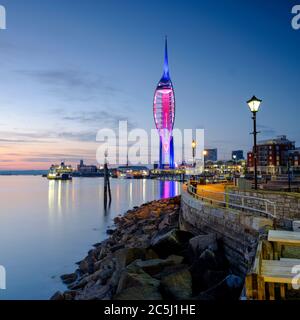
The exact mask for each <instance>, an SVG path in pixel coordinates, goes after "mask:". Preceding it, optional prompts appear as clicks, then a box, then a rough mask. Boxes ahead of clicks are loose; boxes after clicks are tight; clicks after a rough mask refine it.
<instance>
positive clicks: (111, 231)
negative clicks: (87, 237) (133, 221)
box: [106, 229, 115, 235]
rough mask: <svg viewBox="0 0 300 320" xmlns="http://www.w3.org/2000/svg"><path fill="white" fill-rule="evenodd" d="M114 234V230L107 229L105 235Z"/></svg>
mask: <svg viewBox="0 0 300 320" xmlns="http://www.w3.org/2000/svg"><path fill="white" fill-rule="evenodd" d="M114 232H115V230H112V229H107V230H106V233H107V234H108V235H112V234H113V233H114Z"/></svg>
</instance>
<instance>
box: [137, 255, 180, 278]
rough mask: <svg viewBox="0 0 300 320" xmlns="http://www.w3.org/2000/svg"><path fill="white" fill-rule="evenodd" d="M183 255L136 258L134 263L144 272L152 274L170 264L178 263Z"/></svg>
mask: <svg viewBox="0 0 300 320" xmlns="http://www.w3.org/2000/svg"><path fill="white" fill-rule="evenodd" d="M182 260H183V257H179V256H170V257H169V258H168V259H164V260H163V259H151V260H145V261H142V260H136V261H135V262H134V264H135V265H136V266H138V267H139V268H141V269H143V270H144V271H145V272H146V273H148V274H149V275H151V276H153V275H155V274H157V273H160V272H161V271H162V270H163V269H164V267H167V266H171V265H174V264H180V263H181V262H182Z"/></svg>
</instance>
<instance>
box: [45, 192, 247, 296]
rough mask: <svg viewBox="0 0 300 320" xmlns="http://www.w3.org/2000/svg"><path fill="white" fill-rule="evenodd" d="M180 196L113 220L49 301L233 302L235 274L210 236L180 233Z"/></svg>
mask: <svg viewBox="0 0 300 320" xmlns="http://www.w3.org/2000/svg"><path fill="white" fill-rule="evenodd" d="M180 203H181V197H180V196H177V197H175V198H170V199H163V200H156V201H152V202H149V203H145V204H143V205H141V206H140V207H135V208H133V209H132V210H128V211H127V212H126V213H125V214H124V215H123V216H118V217H116V218H115V219H114V222H115V226H114V229H109V230H108V234H109V237H108V238H107V239H106V240H104V241H102V242H101V243H97V244H95V245H94V249H91V250H90V251H89V252H88V255H87V256H86V257H85V258H84V259H83V260H81V261H79V262H78V263H77V265H78V268H77V270H76V271H75V272H74V273H71V274H67V275H63V276H62V277H61V279H62V281H63V282H64V283H65V284H66V285H67V287H68V290H66V291H65V292H56V293H55V294H54V295H53V296H52V297H51V299H52V300H137V299H139V300H185V299H194V300H219V299H221V298H222V299H229V300H236V299H238V297H239V294H240V291H241V289H242V285H243V280H242V279H241V278H240V277H238V276H236V275H233V274H232V273H231V272H230V270H229V268H228V264H227V261H226V258H225V257H224V255H223V253H222V250H221V249H220V247H219V245H218V241H217V239H216V237H215V235H213V234H197V235H195V234H192V233H190V232H186V231H183V230H180V227H179V219H180Z"/></svg>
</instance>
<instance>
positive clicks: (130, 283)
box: [117, 264, 159, 294]
mask: <svg viewBox="0 0 300 320" xmlns="http://www.w3.org/2000/svg"><path fill="white" fill-rule="evenodd" d="M140 286H141V287H146V286H150V287H155V288H158V286H159V281H158V280H156V279H154V278H152V277H150V275H149V274H147V273H146V272H144V271H143V270H142V269H141V268H140V267H138V266H136V265H135V264H131V265H129V266H128V267H127V268H126V269H125V270H124V271H123V272H122V273H121V277H120V281H119V285H118V288H117V294H119V293H121V292H122V291H124V290H125V289H128V288H130V287H140Z"/></svg>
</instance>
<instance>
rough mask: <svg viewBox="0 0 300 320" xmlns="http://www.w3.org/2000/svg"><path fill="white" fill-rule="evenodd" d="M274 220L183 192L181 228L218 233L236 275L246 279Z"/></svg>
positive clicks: (197, 231)
mask: <svg viewBox="0 0 300 320" xmlns="http://www.w3.org/2000/svg"><path fill="white" fill-rule="evenodd" d="M272 225H273V222H272V220H270V219H267V218H263V217H257V216H253V215H252V214H248V213H244V212H239V211H236V210H233V209H229V208H221V207H215V206H213V205H210V204H207V203H203V202H201V201H200V200H197V199H195V198H193V197H192V196H191V195H190V194H189V193H188V192H187V191H184V190H183V192H182V200H181V213H180V226H181V228H182V229H184V230H186V231H191V232H193V233H201V232H203V233H215V234H216V235H217V238H218V240H219V242H220V243H221V245H222V246H223V250H224V252H225V256H226V258H227V259H228V261H229V263H230V266H231V269H232V271H233V272H234V273H235V274H238V275H240V276H245V275H246V273H247V272H248V270H249V269H250V267H251V265H252V262H253V258H254V256H255V253H256V248H257V243H258V239H259V237H260V235H262V234H264V231H265V230H266V227H268V226H269V227H272Z"/></svg>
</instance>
